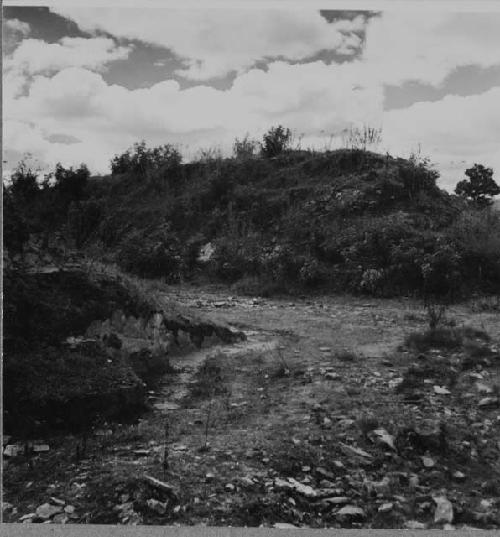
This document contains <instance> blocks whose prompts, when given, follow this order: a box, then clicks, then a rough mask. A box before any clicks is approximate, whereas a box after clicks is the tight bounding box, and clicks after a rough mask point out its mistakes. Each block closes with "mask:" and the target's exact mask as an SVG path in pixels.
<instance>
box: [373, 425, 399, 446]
mask: <svg viewBox="0 0 500 537" xmlns="http://www.w3.org/2000/svg"><path fill="white" fill-rule="evenodd" d="M373 434H374V435H375V436H376V438H377V440H378V441H379V442H381V443H382V444H385V445H386V446H388V447H390V448H391V449H393V450H394V451H396V446H395V444H394V436H392V435H391V434H389V433H388V432H387V431H386V430H385V429H375V430H374V431H373Z"/></svg>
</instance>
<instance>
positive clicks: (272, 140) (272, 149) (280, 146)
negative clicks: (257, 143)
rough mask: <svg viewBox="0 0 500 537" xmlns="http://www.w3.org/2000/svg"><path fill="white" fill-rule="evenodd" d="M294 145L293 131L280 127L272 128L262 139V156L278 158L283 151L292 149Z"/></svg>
mask: <svg viewBox="0 0 500 537" xmlns="http://www.w3.org/2000/svg"><path fill="white" fill-rule="evenodd" d="M291 143H292V131H291V130H290V129H285V127H283V126H281V125H278V127H272V128H271V129H269V130H268V131H267V132H266V134H264V136H263V139H262V144H261V145H262V149H261V152H262V156H264V157H266V158H272V157H276V156H277V155H279V154H280V153H283V151H285V150H287V149H289V148H290V144H291Z"/></svg>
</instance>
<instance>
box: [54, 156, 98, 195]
mask: <svg viewBox="0 0 500 537" xmlns="http://www.w3.org/2000/svg"><path fill="white" fill-rule="evenodd" d="M89 177H90V172H89V170H88V168H87V166H86V165H85V164H81V165H80V167H79V168H77V169H76V170H75V169H73V168H72V167H70V168H64V166H62V164H61V163H60V162H58V163H57V164H56V170H55V173H54V178H55V187H56V190H57V191H58V192H59V194H60V195H61V196H62V198H63V199H65V200H66V201H68V202H70V201H74V200H78V199H81V197H82V196H83V192H84V190H85V187H86V185H87V182H88V180H89Z"/></svg>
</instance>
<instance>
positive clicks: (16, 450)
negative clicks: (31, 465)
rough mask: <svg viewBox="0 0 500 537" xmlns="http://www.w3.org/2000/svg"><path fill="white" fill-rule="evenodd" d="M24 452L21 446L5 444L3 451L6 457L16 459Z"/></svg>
mask: <svg viewBox="0 0 500 537" xmlns="http://www.w3.org/2000/svg"><path fill="white" fill-rule="evenodd" d="M23 452H24V446H22V445H21V444H7V445H6V446H5V449H4V450H3V454H4V455H5V456H6V457H17V456H18V455H21V454H22V453H23Z"/></svg>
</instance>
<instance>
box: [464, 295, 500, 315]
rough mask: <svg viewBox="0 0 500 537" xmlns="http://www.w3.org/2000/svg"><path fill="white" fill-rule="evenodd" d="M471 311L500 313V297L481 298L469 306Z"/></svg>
mask: <svg viewBox="0 0 500 537" xmlns="http://www.w3.org/2000/svg"><path fill="white" fill-rule="evenodd" d="M471 309H472V311H479V312H483V313H495V312H499V311H500V296H497V297H487V298H481V299H480V300H477V301H476V302H474V303H473V304H472V306H471Z"/></svg>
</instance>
